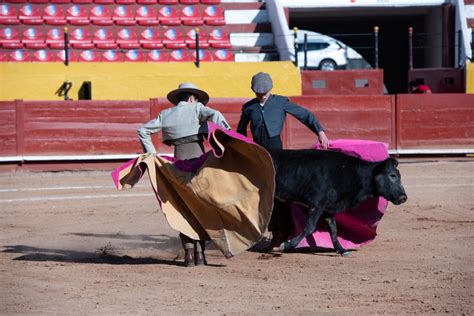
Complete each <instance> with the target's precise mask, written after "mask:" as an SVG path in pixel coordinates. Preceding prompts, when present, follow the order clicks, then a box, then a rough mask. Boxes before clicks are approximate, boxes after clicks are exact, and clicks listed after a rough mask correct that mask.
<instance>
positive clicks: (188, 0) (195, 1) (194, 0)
mask: <svg viewBox="0 0 474 316" xmlns="http://www.w3.org/2000/svg"><path fill="white" fill-rule="evenodd" d="M179 3H181V4H186V5H189V4H199V0H179Z"/></svg>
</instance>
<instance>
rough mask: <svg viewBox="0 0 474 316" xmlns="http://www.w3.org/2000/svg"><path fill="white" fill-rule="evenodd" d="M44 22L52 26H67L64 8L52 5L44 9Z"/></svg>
mask: <svg viewBox="0 0 474 316" xmlns="http://www.w3.org/2000/svg"><path fill="white" fill-rule="evenodd" d="M43 20H44V22H45V23H46V24H50V25H65V24H66V22H67V21H66V19H65V14H64V10H63V8H62V7H61V6H58V5H56V4H50V5H48V6H47V7H45V8H44V10H43Z"/></svg>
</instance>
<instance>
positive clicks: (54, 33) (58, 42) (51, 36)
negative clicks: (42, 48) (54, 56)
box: [45, 28, 64, 49]
mask: <svg viewBox="0 0 474 316" xmlns="http://www.w3.org/2000/svg"><path fill="white" fill-rule="evenodd" d="M45 42H46V44H47V45H48V46H49V48H51V49H63V48H64V32H63V31H62V30H60V29H59V28H52V29H49V30H48V33H46V41H45Z"/></svg>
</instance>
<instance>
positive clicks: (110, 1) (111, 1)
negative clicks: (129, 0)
mask: <svg viewBox="0 0 474 316" xmlns="http://www.w3.org/2000/svg"><path fill="white" fill-rule="evenodd" d="M94 3H97V4H114V0H94Z"/></svg>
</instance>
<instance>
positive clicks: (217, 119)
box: [199, 106, 231, 130]
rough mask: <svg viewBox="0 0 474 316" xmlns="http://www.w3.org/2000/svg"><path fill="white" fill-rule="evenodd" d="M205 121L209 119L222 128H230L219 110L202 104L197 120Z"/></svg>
mask: <svg viewBox="0 0 474 316" xmlns="http://www.w3.org/2000/svg"><path fill="white" fill-rule="evenodd" d="M207 121H211V122H212V123H215V124H217V125H219V126H220V127H222V128H224V129H227V130H230V129H231V128H230V125H229V123H227V121H226V119H225V118H224V115H222V113H221V112H219V111H217V110H214V109H211V108H210V107H207V106H202V107H201V108H200V109H199V122H201V123H204V122H207Z"/></svg>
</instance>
